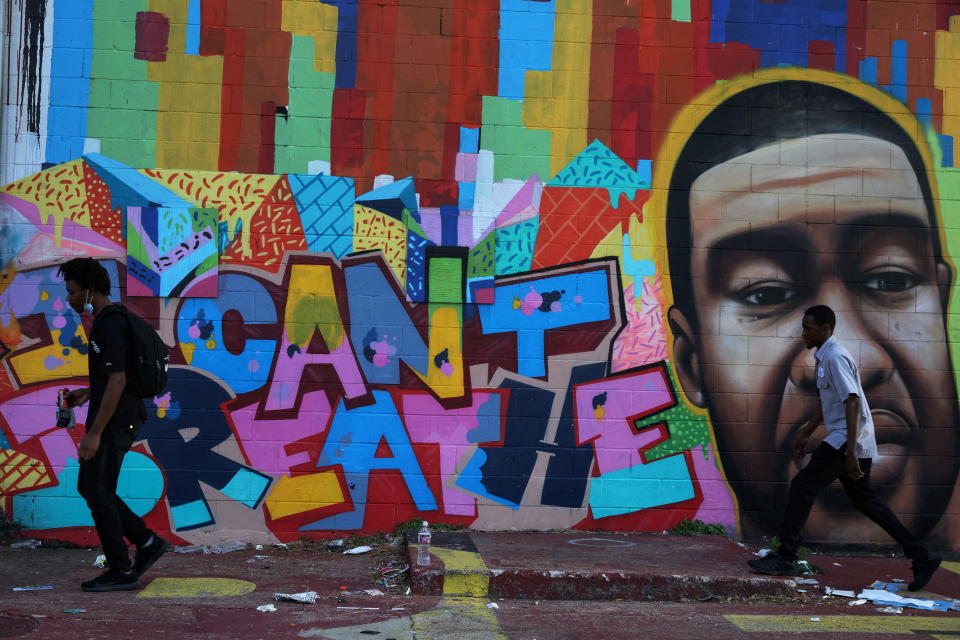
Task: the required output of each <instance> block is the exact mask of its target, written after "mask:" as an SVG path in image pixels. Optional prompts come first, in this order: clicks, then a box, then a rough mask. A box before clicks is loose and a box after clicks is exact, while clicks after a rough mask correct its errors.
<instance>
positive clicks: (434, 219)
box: [420, 207, 443, 244]
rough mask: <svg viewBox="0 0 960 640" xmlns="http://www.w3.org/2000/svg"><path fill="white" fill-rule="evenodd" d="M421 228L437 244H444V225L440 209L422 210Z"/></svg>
mask: <svg viewBox="0 0 960 640" xmlns="http://www.w3.org/2000/svg"><path fill="white" fill-rule="evenodd" d="M420 228H421V229H423V232H424V233H426V234H427V237H428V238H430V240H431V241H433V242H434V243H435V244H443V223H442V221H441V220H440V209H436V208H429V209H428V208H426V207H424V208H422V209H420Z"/></svg>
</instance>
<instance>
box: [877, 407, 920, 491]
mask: <svg viewBox="0 0 960 640" xmlns="http://www.w3.org/2000/svg"><path fill="white" fill-rule="evenodd" d="M870 413H871V415H872V416H873V426H874V430H875V432H876V436H877V450H878V453H879V455H878V456H877V457H876V458H874V460H873V466H872V467H871V469H872V470H871V472H870V480H871V481H872V482H874V483H876V484H884V483H888V482H893V481H894V480H896V479H897V478H898V477H900V475H901V474H902V473H903V470H904V468H905V467H906V466H907V461H908V460H909V459H910V439H911V432H910V425H908V424H907V421H906V420H904V419H903V418H902V417H901V416H899V415H898V414H896V413H893V412H892V411H887V410H886V409H874V410H873V411H871V412H870Z"/></svg>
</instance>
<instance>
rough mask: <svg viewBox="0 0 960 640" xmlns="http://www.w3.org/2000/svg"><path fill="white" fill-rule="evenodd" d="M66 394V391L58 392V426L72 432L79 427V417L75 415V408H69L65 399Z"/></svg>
mask: <svg viewBox="0 0 960 640" xmlns="http://www.w3.org/2000/svg"><path fill="white" fill-rule="evenodd" d="M66 394H67V390H66V389H60V390H59V391H57V426H58V427H60V428H61V429H71V430H72V429H73V428H74V427H75V426H76V425H77V416H76V415H74V413H73V407H68V406H67V401H66V400H65V399H64V398H65V396H66Z"/></svg>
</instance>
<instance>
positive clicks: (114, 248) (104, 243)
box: [0, 193, 126, 260]
mask: <svg viewBox="0 0 960 640" xmlns="http://www.w3.org/2000/svg"><path fill="white" fill-rule="evenodd" d="M0 200H2V201H3V202H6V203H8V204H9V205H10V206H12V207H13V208H14V209H16V210H17V211H19V212H20V214H21V215H22V216H23V217H24V218H26V219H27V221H28V222H30V224H32V225H33V226H35V227H36V228H37V231H38V232H40V233H46V234H49V235H50V236H51V237H52V236H54V235H55V232H56V226H55V224H54V218H53V216H49V217H48V219H47V222H46V224H41V222H40V210H39V208H37V205H35V204H33V203H32V202H27V201H26V200H21V199H20V198H16V197H14V196H12V195H10V194H9V193H0ZM61 237H62V238H63V239H64V240H65V241H70V242H71V243H80V244H81V245H86V246H89V248H91V249H93V250H95V251H97V253H95V254H92V255H101V254H102V255H108V254H109V255H111V256H113V255H115V256H125V255H126V250H125V249H124V248H123V247H121V246H119V245H117V244H115V243H113V242H111V241H110V240H107V239H106V238H104V237H103V236H102V235H100V234H99V233H97V232H96V231H94V230H93V229H90V228H89V227H84V226H82V225H79V224H77V223H76V222H74V221H73V220H64V221H63V229H62V236H61ZM48 260H49V256H48Z"/></svg>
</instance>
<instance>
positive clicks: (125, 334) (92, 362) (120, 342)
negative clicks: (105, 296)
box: [87, 305, 147, 429]
mask: <svg viewBox="0 0 960 640" xmlns="http://www.w3.org/2000/svg"><path fill="white" fill-rule="evenodd" d="M111 307H113V305H108V306H106V307H104V308H103V309H101V310H100V313H98V314H97V316H96V317H95V318H94V319H93V329H91V331H90V350H89V352H88V353H87V364H88V366H89V370H90V410H89V411H88V412H87V426H88V427H90V426H93V421H94V419H96V417H97V412H98V411H99V410H100V402H101V401H102V400H103V394H104V393H106V391H107V379H108V374H111V373H119V372H121V371H129V370H130V366H129V365H130V355H131V354H130V350H131V342H132V336H131V335H130V326H129V325H128V324H127V319H126V318H125V317H124V316H123V313H122V312H119V311H117V310H116V309H113V308H111ZM146 419H147V412H146V410H145V409H144V407H143V400H141V399H140V398H138V397H137V396H135V395H133V394H131V393H129V392H128V391H127V390H126V389H124V391H123V394H122V395H121V396H120V402H118V403H117V410H116V411H114V412H113V416H112V417H111V418H110V421H109V422H108V423H107V428H108V429H109V428H113V427H115V426H122V427H126V426H128V425H134V426H139V425H141V424H143V423H144V422H145V421H146Z"/></svg>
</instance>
